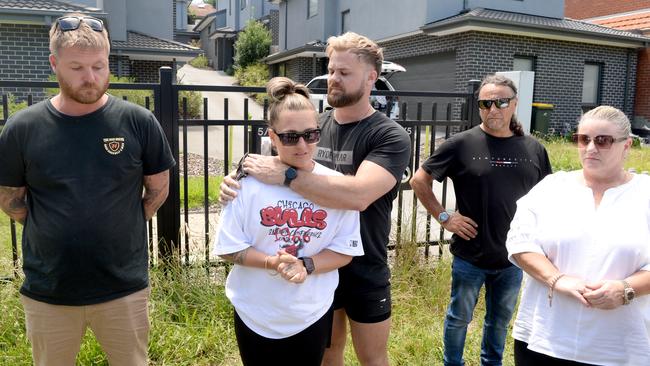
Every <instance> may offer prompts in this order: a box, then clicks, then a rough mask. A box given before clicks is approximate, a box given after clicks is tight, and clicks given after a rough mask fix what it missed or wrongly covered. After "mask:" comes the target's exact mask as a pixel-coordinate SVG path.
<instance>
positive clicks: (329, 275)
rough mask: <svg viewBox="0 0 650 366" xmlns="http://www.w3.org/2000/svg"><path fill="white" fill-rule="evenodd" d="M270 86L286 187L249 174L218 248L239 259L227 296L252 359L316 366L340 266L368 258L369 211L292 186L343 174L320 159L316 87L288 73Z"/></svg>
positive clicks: (272, 124) (228, 210) (228, 212)
mask: <svg viewBox="0 0 650 366" xmlns="http://www.w3.org/2000/svg"><path fill="white" fill-rule="evenodd" d="M266 89H267V93H268V96H269V100H270V101H271V105H270V108H269V121H268V124H269V129H268V131H269V136H270V138H271V142H272V144H273V145H274V147H275V148H276V150H277V152H278V155H279V158H280V160H281V161H282V162H283V163H284V164H286V165H289V166H290V168H289V169H288V170H287V172H286V174H285V175H286V180H285V182H284V185H269V184H265V183H262V182H260V181H258V180H256V179H255V178H253V177H246V178H245V179H242V180H240V184H241V190H240V192H239V194H238V195H237V198H235V200H233V201H232V202H231V203H230V204H229V205H228V206H226V207H225V208H224V210H223V213H222V215H221V222H220V226H219V229H218V234H217V243H216V246H215V253H216V254H218V255H219V256H220V257H221V258H223V259H225V260H228V261H230V262H233V263H234V264H235V266H234V267H233V269H232V271H231V272H230V274H229V275H228V279H227V281H226V296H228V299H230V301H231V302H232V304H233V306H234V307H235V314H234V318H235V334H236V336H237V344H238V346H239V353H240V355H241V358H242V362H243V363H244V365H262V364H263V365H268V364H274V363H276V362H280V361H282V362H284V363H287V362H288V364H292V365H314V366H316V365H320V364H321V360H322V357H323V353H324V351H325V347H327V346H328V344H329V341H330V336H331V329H332V314H333V312H332V301H333V298H334V290H335V289H336V287H337V285H338V271H337V269H338V268H340V267H342V266H344V265H346V264H348V263H349V262H350V260H352V256H358V255H363V247H362V245H361V235H360V232H359V212H357V211H347V210H338V209H330V208H326V207H321V206H319V205H318V204H316V203H314V202H311V201H309V200H307V199H305V198H304V197H302V196H300V195H299V194H297V193H296V192H294V191H292V190H291V189H290V187H289V186H290V184H291V180H292V179H293V178H295V177H296V174H297V171H298V170H308V171H311V172H313V173H314V174H320V175H323V176H326V175H340V173H338V172H336V171H334V170H331V169H328V168H326V167H324V166H322V165H320V164H317V163H315V162H314V161H313V160H312V154H313V153H314V150H315V148H316V143H318V141H319V139H320V129H319V128H318V115H317V113H316V110H315V109H314V106H313V105H312V104H311V102H310V100H309V91H308V89H307V88H306V87H305V86H304V85H301V84H296V83H294V82H293V81H291V80H290V79H287V78H283V77H278V78H273V79H271V80H270V81H269V82H268V84H267V86H266ZM239 176H240V177H243V176H245V174H243V168H242V174H240V175H239ZM324 179H325V178H324Z"/></svg>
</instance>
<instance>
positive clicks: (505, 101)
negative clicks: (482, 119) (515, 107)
mask: <svg viewBox="0 0 650 366" xmlns="http://www.w3.org/2000/svg"><path fill="white" fill-rule="evenodd" d="M513 99H515V97H510V98H499V99H480V100H479V101H478V107H479V108H480V109H490V108H492V104H494V105H495V106H497V108H499V109H503V108H508V106H510V101H511V100H513Z"/></svg>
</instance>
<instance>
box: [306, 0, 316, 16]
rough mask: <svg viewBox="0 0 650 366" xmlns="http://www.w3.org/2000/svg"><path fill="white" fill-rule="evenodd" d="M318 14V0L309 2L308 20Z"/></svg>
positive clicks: (308, 0)
mask: <svg viewBox="0 0 650 366" xmlns="http://www.w3.org/2000/svg"><path fill="white" fill-rule="evenodd" d="M317 14H318V0H307V18H311V17H313V16H315V15H317Z"/></svg>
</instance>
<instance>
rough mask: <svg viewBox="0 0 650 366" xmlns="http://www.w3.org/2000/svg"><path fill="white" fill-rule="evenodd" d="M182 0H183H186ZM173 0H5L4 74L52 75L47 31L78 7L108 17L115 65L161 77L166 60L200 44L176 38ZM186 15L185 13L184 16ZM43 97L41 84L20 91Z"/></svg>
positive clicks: (0, 4)
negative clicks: (161, 69)
mask: <svg viewBox="0 0 650 366" xmlns="http://www.w3.org/2000/svg"><path fill="white" fill-rule="evenodd" d="M182 2H183V1H180V3H182ZM177 3H179V2H177V1H173V0H166V1H160V0H128V1H127V0H111V1H103V0H75V1H74V2H67V1H54V0H20V1H16V0H0V78H2V79H4V80H47V79H48V77H49V75H51V74H52V70H51V69H50V65H49V62H48V56H49V53H50V52H49V40H48V32H49V29H50V26H51V24H52V22H53V21H55V20H56V18H58V17H60V16H61V15H63V14H66V13H71V12H79V13H83V14H88V15H92V16H95V17H98V18H101V19H103V20H104V22H105V24H106V25H107V27H108V30H109V34H110V38H111V53H110V56H109V58H110V60H109V61H110V68H111V73H112V74H114V75H117V76H128V77H133V78H134V79H135V81H137V82H157V81H158V69H159V68H160V67H161V66H171V67H173V68H175V67H176V66H177V64H180V63H185V62H187V61H189V60H191V59H192V58H194V57H196V56H197V55H198V54H200V52H201V50H200V49H198V48H196V47H191V46H188V45H186V44H183V43H179V42H176V41H173V40H172V39H173V37H174V21H175V19H174V17H173V13H174V9H175V7H174V5H177ZM185 17H186V16H185ZM4 92H16V95H17V96H18V97H20V96H21V95H22V94H26V93H32V94H34V96H35V98H36V99H39V97H40V98H42V97H43V95H44V93H43V91H42V89H41V90H40V91H39V90H33V91H30V92H24V93H22V94H21V93H19V92H17V90H8V89H7V88H5V90H0V93H4Z"/></svg>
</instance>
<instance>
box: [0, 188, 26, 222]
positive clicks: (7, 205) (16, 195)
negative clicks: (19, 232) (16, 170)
mask: <svg viewBox="0 0 650 366" xmlns="http://www.w3.org/2000/svg"><path fill="white" fill-rule="evenodd" d="M26 193H27V188H26V187H5V186H0V209H2V211H4V213H6V214H7V215H8V216H9V217H11V218H12V219H13V220H14V221H17V222H19V223H21V224H24V223H25V218H26V217H27V204H26V203H25V195H26Z"/></svg>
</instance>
